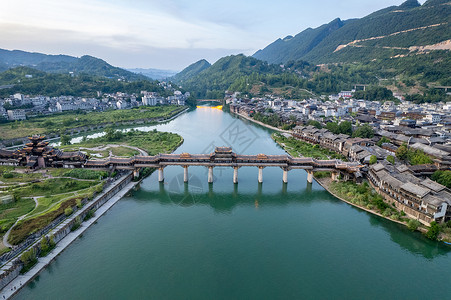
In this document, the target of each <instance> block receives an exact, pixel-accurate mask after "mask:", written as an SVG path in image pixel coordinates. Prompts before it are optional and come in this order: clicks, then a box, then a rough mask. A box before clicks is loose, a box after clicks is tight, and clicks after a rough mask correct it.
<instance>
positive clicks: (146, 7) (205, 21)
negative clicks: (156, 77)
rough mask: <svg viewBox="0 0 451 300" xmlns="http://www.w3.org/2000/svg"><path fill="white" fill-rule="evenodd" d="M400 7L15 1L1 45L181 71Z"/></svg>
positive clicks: (1, 23) (350, 1) (2, 16)
mask: <svg viewBox="0 0 451 300" xmlns="http://www.w3.org/2000/svg"><path fill="white" fill-rule="evenodd" d="M397 2H402V0H380V1H372V0H365V1H362V0H342V1H341V2H340V3H339V4H337V2H336V1H335V0H317V1H315V2H312V1H306V0H292V1H289V0H285V1H260V0H248V1H243V0H228V1H215V0H196V1H192V0H77V1H73V0H70V1H69V0H39V1H36V0H14V1H5V3H4V4H3V7H2V9H1V10H0V40H1V41H2V45H1V47H5V48H9V49H23V50H29V51H30V50H31V51H42V52H46V53H64V54H70V55H75V56H81V55H84V54H90V55H94V56H98V57H101V58H105V59H107V60H109V62H111V63H113V64H116V65H119V66H130V63H132V62H136V63H137V64H136V65H135V66H136V67H158V66H163V67H165V68H174V67H175V68H176V69H180V68H182V67H184V66H186V65H187V64H189V63H191V62H193V61H194V60H192V61H189V62H187V60H188V59H195V58H199V59H200V58H203V57H202V55H205V58H209V59H210V60H216V59H218V58H219V57H214V55H226V54H232V53H241V52H243V53H245V54H252V53H253V52H254V51H255V50H257V49H259V48H262V47H265V46H266V45H268V44H269V43H271V42H272V41H274V40H275V39H277V38H279V37H284V36H286V35H289V34H296V33H298V32H300V31H302V30H304V29H305V28H307V27H316V26H319V25H321V24H323V23H328V22H330V21H331V20H332V19H334V18H336V17H342V18H344V19H346V18H350V17H361V16H364V15H366V14H368V13H370V12H372V11H374V10H376V9H380V8H383V7H386V6H388V5H394V4H395V5H399V4H400V3H397ZM146 51H147V52H146ZM146 53H147V57H150V58H148V59H146V60H145V61H144V60H141V61H138V60H137V59H134V58H133V57H130V56H134V57H136V58H138V57H139V58H140V59H144V58H145V57H146ZM169 54H170V55H169ZM120 55H123V57H122V58H119V56H120ZM163 59H169V61H167V62H163V61H161V60H163ZM138 63H139V64H138ZM151 64H154V65H151Z"/></svg>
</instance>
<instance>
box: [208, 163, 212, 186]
mask: <svg viewBox="0 0 451 300" xmlns="http://www.w3.org/2000/svg"><path fill="white" fill-rule="evenodd" d="M208 183H213V167H208Z"/></svg>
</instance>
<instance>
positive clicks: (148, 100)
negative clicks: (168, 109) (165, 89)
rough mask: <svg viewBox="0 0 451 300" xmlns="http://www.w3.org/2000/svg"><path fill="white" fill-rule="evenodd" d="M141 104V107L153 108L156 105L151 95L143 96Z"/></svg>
mask: <svg viewBox="0 0 451 300" xmlns="http://www.w3.org/2000/svg"><path fill="white" fill-rule="evenodd" d="M142 103H143V105H150V106H154V105H157V98H156V97H154V96H153V95H149V96H143V98H142Z"/></svg>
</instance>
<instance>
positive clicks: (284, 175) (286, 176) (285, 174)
mask: <svg viewBox="0 0 451 300" xmlns="http://www.w3.org/2000/svg"><path fill="white" fill-rule="evenodd" d="M282 180H283V183H288V169H287V168H283V176H282Z"/></svg>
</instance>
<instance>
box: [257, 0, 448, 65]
mask: <svg viewBox="0 0 451 300" xmlns="http://www.w3.org/2000/svg"><path fill="white" fill-rule="evenodd" d="M449 4H450V1H444V0H429V1H427V2H426V3H425V4H424V5H422V6H421V5H420V4H419V3H418V2H417V1H416V0H408V1H406V2H404V3H403V4H401V5H400V6H391V7H388V8H385V9H382V10H379V11H376V12H374V13H372V14H370V15H368V16H366V17H364V18H361V19H352V20H347V21H342V20H340V19H336V20H333V21H332V22H330V23H329V24H325V25H322V26H320V27H318V28H315V29H311V28H309V29H306V30H304V31H303V32H301V33H299V34H297V35H296V36H295V37H293V38H285V39H283V40H281V39H279V40H277V41H275V42H274V43H272V44H270V45H269V46H267V47H266V48H264V49H262V50H259V51H257V52H256V53H255V54H254V55H253V56H254V57H255V58H258V59H262V60H265V61H268V62H270V63H286V62H288V61H290V60H299V59H302V60H307V61H311V62H314V63H330V62H355V61H362V60H364V61H369V60H371V59H378V58H379V59H381V58H389V57H393V56H396V55H406V54H409V53H410V50H409V49H408V47H411V46H425V45H433V44H436V43H439V42H442V41H446V40H449V39H451V25H450V23H451V5H449ZM366 39H370V40H366ZM343 46H346V47H343ZM382 47H388V48H382ZM344 49H345V50H346V51H344ZM413 54H416V53H413Z"/></svg>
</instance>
